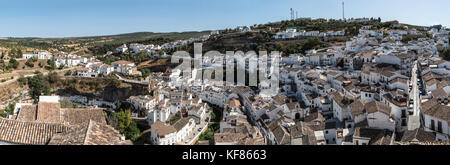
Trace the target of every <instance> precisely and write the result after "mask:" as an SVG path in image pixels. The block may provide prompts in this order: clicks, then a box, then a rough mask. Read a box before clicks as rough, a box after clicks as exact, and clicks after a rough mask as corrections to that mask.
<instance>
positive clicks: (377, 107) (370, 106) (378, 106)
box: [364, 101, 391, 116]
mask: <svg viewBox="0 0 450 165" xmlns="http://www.w3.org/2000/svg"><path fill="white" fill-rule="evenodd" d="M364 108H365V109H366V111H367V113H375V112H382V113H384V114H386V115H388V116H389V115H391V107H389V105H387V104H384V103H382V102H379V101H371V102H369V103H367V104H366V105H365V106H364Z"/></svg>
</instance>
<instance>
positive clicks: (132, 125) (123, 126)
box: [116, 110, 140, 141]
mask: <svg viewBox="0 0 450 165" xmlns="http://www.w3.org/2000/svg"><path fill="white" fill-rule="evenodd" d="M116 116H117V120H118V123H119V131H120V132H121V133H122V134H124V135H125V137H126V138H127V139H131V140H132V141H134V140H136V139H137V138H138V137H139V134H140V131H139V129H138V128H137V123H136V122H135V121H134V120H133V119H132V118H131V111H130V110H125V111H123V110H121V111H120V112H118V113H117V114H116Z"/></svg>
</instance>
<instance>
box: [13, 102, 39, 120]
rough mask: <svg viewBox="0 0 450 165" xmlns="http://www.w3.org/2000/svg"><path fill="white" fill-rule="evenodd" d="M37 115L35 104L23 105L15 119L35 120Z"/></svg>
mask: <svg viewBox="0 0 450 165" xmlns="http://www.w3.org/2000/svg"><path fill="white" fill-rule="evenodd" d="M36 117H37V106H36V105H24V106H22V108H21V109H20V111H19V114H18V115H17V118H16V120H19V121H35V120H36Z"/></svg>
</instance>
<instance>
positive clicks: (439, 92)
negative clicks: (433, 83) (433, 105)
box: [431, 88, 448, 98]
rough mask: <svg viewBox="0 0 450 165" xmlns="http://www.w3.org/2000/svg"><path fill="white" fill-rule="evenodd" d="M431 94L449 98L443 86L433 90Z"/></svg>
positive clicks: (434, 96) (436, 96) (435, 96)
mask: <svg viewBox="0 0 450 165" xmlns="http://www.w3.org/2000/svg"><path fill="white" fill-rule="evenodd" d="M431 95H433V98H447V97H448V94H447V92H446V91H445V90H444V89H442V88H440V89H435V90H433V91H431Z"/></svg>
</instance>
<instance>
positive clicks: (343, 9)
mask: <svg viewBox="0 0 450 165" xmlns="http://www.w3.org/2000/svg"><path fill="white" fill-rule="evenodd" d="M342 20H344V21H345V7H344V1H342Z"/></svg>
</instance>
